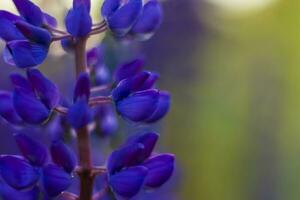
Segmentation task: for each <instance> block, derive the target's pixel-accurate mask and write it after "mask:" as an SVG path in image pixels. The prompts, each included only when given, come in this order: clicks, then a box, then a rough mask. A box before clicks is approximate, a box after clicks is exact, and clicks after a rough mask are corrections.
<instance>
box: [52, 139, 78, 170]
mask: <svg viewBox="0 0 300 200" xmlns="http://www.w3.org/2000/svg"><path fill="white" fill-rule="evenodd" d="M50 152H51V156H52V160H53V162H54V163H55V164H57V165H58V166H61V167H62V168H64V170H65V171H66V172H69V173H71V172H72V171H73V170H74V168H75V166H76V156H75V154H74V152H73V151H72V150H71V149H70V148H69V147H68V146H67V145H66V144H65V143H64V142H63V141H61V140H56V141H54V142H52V144H51V147H50Z"/></svg>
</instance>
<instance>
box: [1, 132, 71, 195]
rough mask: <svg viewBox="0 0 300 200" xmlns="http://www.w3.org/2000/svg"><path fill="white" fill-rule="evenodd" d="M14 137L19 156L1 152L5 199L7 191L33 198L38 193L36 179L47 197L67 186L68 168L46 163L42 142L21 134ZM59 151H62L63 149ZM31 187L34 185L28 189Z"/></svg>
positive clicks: (62, 152) (45, 150) (2, 193)
mask: <svg viewBox="0 0 300 200" xmlns="http://www.w3.org/2000/svg"><path fill="white" fill-rule="evenodd" d="M15 139H16V142H17V146H18V147H19V150H20V152H21V153H22V156H18V155H1V156H0V175H1V177H2V179H3V180H4V182H5V183H1V184H7V185H4V186H3V188H2V187H1V188H2V189H0V195H2V197H3V198H4V199H5V200H7V199H9V197H7V196H8V195H9V194H10V195H12V197H16V198H19V197H20V196H21V195H22V194H23V195H24V198H25V199H27V198H28V200H31V199H36V198H35V197H36V196H38V194H37V193H39V192H38V189H37V188H36V187H37V186H38V185H39V182H41V183H42V184H43V190H45V192H46V194H47V196H48V197H55V196H58V195H59V194H60V193H61V192H62V191H64V190H65V189H67V188H68V187H69V185H70V184H71V175H70V172H71V171H69V170H68V171H64V169H63V168H61V167H60V166H58V165H54V164H48V163H47V157H48V154H47V149H46V148H45V147H44V145H42V144H41V143H39V142H37V141H36V140H34V139H32V138H30V137H28V136H26V135H24V134H16V135H15ZM61 154H62V155H63V154H64V150H63V149H62V150H61ZM65 162H69V160H65ZM65 165H67V164H65ZM69 165H71V164H69ZM33 187H34V189H33V190H31V188H33ZM20 190H22V191H20ZM23 190H26V191H27V190H28V192H23ZM27 196H28V197H27ZM20 199H21V198H20Z"/></svg>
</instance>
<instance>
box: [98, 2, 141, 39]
mask: <svg viewBox="0 0 300 200" xmlns="http://www.w3.org/2000/svg"><path fill="white" fill-rule="evenodd" d="M142 6H143V3H142V0H129V1H121V0H105V1H104V3H103V5H102V9H101V13H102V16H103V18H104V19H105V20H106V22H107V24H108V26H109V28H110V30H111V31H112V32H113V33H114V34H115V35H116V36H118V37H123V36H125V35H126V34H127V33H128V32H129V31H130V29H131V27H132V26H133V24H134V23H135V22H136V21H137V19H138V17H139V15H140V14H141V12H142Z"/></svg>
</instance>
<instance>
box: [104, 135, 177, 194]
mask: <svg viewBox="0 0 300 200" xmlns="http://www.w3.org/2000/svg"><path fill="white" fill-rule="evenodd" d="M157 139H158V135H157V134H156V133H145V134H142V135H137V136H134V137H131V138H129V139H128V141H127V142H126V143H125V144H124V145H123V146H122V147H121V148H119V149H118V150H115V151H113V152H112V154H111V155H110V157H109V160H108V163H107V169H108V183H109V185H110V187H111V189H112V191H113V192H114V193H115V194H116V195H118V196H121V197H124V198H131V197H133V196H135V195H136V194H137V193H138V192H139V191H140V190H141V189H142V188H143V187H146V188H157V187H160V186H161V185H163V184H164V183H165V182H166V181H167V180H168V179H169V178H170V177H171V175H172V173H173V170H174V155H172V154H157V155H154V156H151V154H152V151H153V149H154V146H155V144H156V142H157Z"/></svg>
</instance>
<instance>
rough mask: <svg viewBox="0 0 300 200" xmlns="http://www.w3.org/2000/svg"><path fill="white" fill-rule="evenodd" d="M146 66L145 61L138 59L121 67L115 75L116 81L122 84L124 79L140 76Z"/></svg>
mask: <svg viewBox="0 0 300 200" xmlns="http://www.w3.org/2000/svg"><path fill="white" fill-rule="evenodd" d="M144 64H145V61H144V59H140V58H137V59H135V60H132V61H130V62H126V63H124V64H122V65H120V66H119V67H118V68H117V69H116V71H115V74H114V78H115V81H116V82H120V81H121V80H123V79H127V78H130V77H132V76H134V75H136V74H138V73H139V72H140V71H141V70H142V67H143V66H144Z"/></svg>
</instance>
